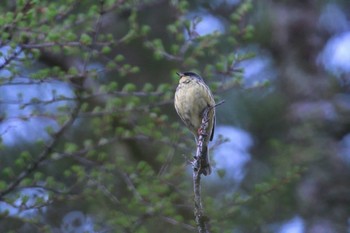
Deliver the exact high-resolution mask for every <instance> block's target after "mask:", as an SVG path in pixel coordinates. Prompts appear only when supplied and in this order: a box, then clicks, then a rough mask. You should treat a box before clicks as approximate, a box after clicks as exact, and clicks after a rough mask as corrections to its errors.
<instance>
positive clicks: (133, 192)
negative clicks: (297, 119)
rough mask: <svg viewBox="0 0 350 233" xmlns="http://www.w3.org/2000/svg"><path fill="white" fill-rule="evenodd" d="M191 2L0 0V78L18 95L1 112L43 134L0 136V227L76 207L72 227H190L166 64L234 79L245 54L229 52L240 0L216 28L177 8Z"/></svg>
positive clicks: (39, 221)
mask: <svg viewBox="0 0 350 233" xmlns="http://www.w3.org/2000/svg"><path fill="white" fill-rule="evenodd" d="M195 7H197V6H194V5H192V4H189V3H188V2H187V1H169V2H166V1H115V0H112V1H109V0H100V1H80V0H62V1H35V0H28V1H25V0H23V1H20V0H19V1H15V2H14V1H7V2H6V4H4V5H3V6H2V7H1V8H0V12H1V15H2V17H1V20H0V27H1V30H2V32H3V33H2V35H1V48H2V53H3V61H2V64H1V67H0V68H1V71H2V74H3V77H1V87H11V88H12V91H13V92H17V94H16V96H17V99H15V100H11V101H13V103H11V104H14V105H16V106H17V107H18V108H17V109H16V110H15V112H13V113H11V114H10V113H9V112H7V111H9V110H8V108H3V110H1V115H2V120H3V122H6V121H11V120H13V121H16V122H18V121H23V122H26V121H27V122H29V121H30V120H32V119H35V118H38V119H41V121H42V123H45V124H47V125H48V126H47V127H46V128H45V130H46V135H44V136H41V137H39V136H36V135H37V134H36V133H35V132H34V133H33V136H31V133H30V132H26V133H27V136H26V137H29V138H30V140H26V139H28V138H24V140H18V141H17V142H16V144H13V145H11V144H10V145H8V144H3V145H2V147H1V158H0V161H1V182H0V187H1V188H0V200H1V201H2V204H3V205H2V206H3V207H4V208H6V207H5V206H6V205H5V203H6V204H8V206H10V207H9V209H8V210H6V209H5V210H3V209H2V210H1V218H2V219H7V221H1V223H0V229H1V232H11V231H13V232H70V230H69V229H70V228H69V227H71V226H70V225H69V223H67V221H66V220H65V219H66V218H65V216H76V221H77V222H76V225H75V227H76V229H75V231H74V232H78V231H79V230H77V229H79V227H84V226H86V227H87V228H85V231H86V232H92V231H93V229H94V230H95V231H98V232H100V231H103V232H154V231H160V230H161V229H163V230H166V231H167V232H179V231H181V232H193V231H195V227H194V221H193V210H192V200H191V197H192V191H191V179H189V177H187V175H186V172H185V170H184V167H185V166H189V165H187V164H186V160H187V159H185V157H182V156H179V155H181V154H182V153H184V152H185V153H186V154H188V156H186V157H189V158H190V157H191V156H190V152H191V151H192V150H190V149H187V148H191V147H188V145H191V146H192V145H193V142H192V139H190V137H189V135H188V131H187V130H185V129H183V127H182V126H181V125H180V124H179V123H178V121H174V120H175V119H177V118H176V117H175V116H174V115H175V114H174V110H173V108H172V107H171V105H172V101H173V100H172V99H173V93H174V90H175V89H174V88H175V87H176V84H177V78H176V77H175V71H177V70H192V69H193V68H194V67H195V68H196V69H195V70H196V71H202V72H205V76H206V77H207V78H208V81H209V80H210V79H212V78H213V77H215V76H217V75H218V74H219V75H224V76H226V77H227V79H228V80H231V81H230V82H231V83H232V84H231V86H230V85H226V84H225V85H224V84H223V83H213V84H212V85H213V88H214V86H215V90H216V91H219V90H224V89H225V88H226V89H228V88H232V87H235V86H239V85H240V83H239V81H237V80H239V79H240V77H239V75H240V74H237V73H236V72H234V66H235V64H236V63H237V62H239V61H241V60H244V59H246V58H247V57H248V56H245V55H242V56H239V57H238V56H235V55H234V53H233V52H234V51H235V50H236V49H237V48H238V46H239V44H240V43H243V41H247V39H249V38H251V37H252V32H253V26H252V25H250V24H249V23H248V20H247V19H248V17H247V13H248V12H249V11H250V10H251V9H252V3H251V1H249V0H247V1H244V2H242V3H241V4H239V5H235V6H231V11H232V13H230V14H229V15H227V16H225V21H226V24H227V27H226V28H225V31H224V32H215V33H212V34H208V35H203V36H201V35H199V34H198V32H197V28H196V27H197V25H198V24H200V23H201V21H202V19H201V17H200V16H193V17H192V16H191V17H190V16H189V14H188V12H189V11H190V10H191V9H193V8H195ZM159 9H162V10H161V11H160V10H159ZM228 48H229V49H228ZM5 74H6V75H5ZM227 83H229V82H227ZM45 84H48V85H49V87H53V88H52V89H51V91H49V93H47V92H45V91H43V90H42V91H41V92H42V93H41V94H40V92H39V95H38V96H34V97H27V94H28V93H27V92H26V89H25V88H26V87H28V88H33V89H34V90H35V88H37V87H40V86H41V85H45ZM58 84H59V85H62V84H65V85H64V86H63V87H62V86H57V85H58ZM21 85H22V86H21ZM16 86H19V88H16ZM27 90H30V89H27ZM67 90H68V91H67ZM2 98H3V101H2V102H1V104H3V105H4V106H5V105H6V104H8V103H9V101H10V100H8V96H6V94H4V95H3V96H2ZM169 107H171V108H169ZM170 116H171V117H170ZM52 122H54V123H53V124H52ZM174 122H176V123H174ZM9 130H11V129H9ZM6 133H7V132H4V133H3V135H2V136H6ZM33 137H34V138H33ZM36 137H37V138H36ZM183 138H188V140H183ZM36 192H39V193H36ZM3 207H2V208H3ZM212 208H213V210H212V211H211V212H215V210H214V209H215V207H214V206H213V207H212ZM74 211H81V212H82V213H84V214H85V216H88V217H87V218H84V217H82V216H81V215H79V214H75V212H74ZM216 211H217V210H216ZM26 213H28V214H26ZM69 213H70V214H72V215H69ZM88 218H91V219H93V220H92V221H93V225H92V226H93V227H92V226H90V228H89V227H88V226H89V224H88V222H84V221H85V220H86V219H88ZM72 219H74V217H72ZM78 220H79V221H78ZM72 221H73V220H72ZM86 221H87V220H86ZM73 222H74V221H73ZM232 224H234V223H232ZM232 224H229V225H231V226H230V227H232V226H233V225H232ZM73 225H74V223H73ZM163 230H161V231H163Z"/></svg>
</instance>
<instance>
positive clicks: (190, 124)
mask: <svg viewBox="0 0 350 233" xmlns="http://www.w3.org/2000/svg"><path fill="white" fill-rule="evenodd" d="M176 74H177V75H178V76H179V77H180V79H179V84H178V86H177V88H176V91H175V97H174V105H175V110H176V112H177V114H178V115H179V117H180V118H181V120H182V121H183V122H184V124H185V125H186V127H187V128H188V129H189V130H190V131H191V132H192V133H193V135H194V137H195V140H196V143H197V144H198V138H199V135H200V134H201V133H202V134H203V132H200V128H201V124H202V118H203V112H204V111H205V110H206V109H207V108H210V109H209V113H208V119H209V121H208V127H207V128H206V132H204V135H206V137H205V138H204V142H203V143H204V145H203V147H202V148H203V149H202V154H201V163H200V168H199V170H200V171H201V173H203V174H204V175H205V176H206V175H210V173H211V166H210V162H209V154H208V153H209V151H208V143H209V140H210V141H212V140H213V137H214V128H215V100H214V97H213V94H212V93H211V91H210V89H209V87H208V86H207V85H206V84H205V82H204V80H203V78H202V77H201V76H200V75H198V74H196V73H194V72H184V73H179V72H177V73H176Z"/></svg>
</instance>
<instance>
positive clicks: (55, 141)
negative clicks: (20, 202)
mask: <svg viewBox="0 0 350 233" xmlns="http://www.w3.org/2000/svg"><path fill="white" fill-rule="evenodd" d="M80 107H81V102H77V105H76V106H75V108H74V109H73V111H72V113H71V116H70V117H69V119H68V120H67V121H66V122H65V123H64V124H63V126H62V127H61V128H60V129H59V130H58V131H57V132H56V133H55V134H53V136H52V140H51V142H50V143H48V144H47V145H46V147H45V149H44V150H43V151H42V152H41V154H40V155H39V157H38V158H37V159H36V160H35V161H34V162H33V163H31V164H30V165H29V166H28V167H27V168H26V169H25V170H24V171H23V172H21V173H20V174H19V175H18V176H17V178H16V179H15V180H14V181H13V182H12V183H10V184H9V185H8V186H7V188H6V189H4V190H2V191H1V192H0V200H1V199H2V198H3V197H4V196H5V195H7V194H9V193H10V192H12V191H13V190H15V189H16V187H17V186H18V185H19V184H20V183H21V181H22V180H24V179H25V178H26V177H28V176H29V175H30V174H32V173H33V172H34V171H35V170H36V169H37V168H38V167H39V166H40V165H41V163H43V162H44V161H45V160H46V159H48V157H49V156H50V154H51V153H52V151H53V149H54V148H55V146H56V145H57V144H58V142H59V139H60V138H61V137H62V135H63V134H64V133H65V131H66V130H67V129H69V127H70V126H71V125H72V124H73V122H74V121H75V119H76V118H77V116H78V114H79V111H80Z"/></svg>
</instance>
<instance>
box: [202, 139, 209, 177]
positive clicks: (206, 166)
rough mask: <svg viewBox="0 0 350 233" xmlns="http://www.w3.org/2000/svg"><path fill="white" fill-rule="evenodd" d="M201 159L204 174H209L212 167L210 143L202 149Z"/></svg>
mask: <svg viewBox="0 0 350 233" xmlns="http://www.w3.org/2000/svg"><path fill="white" fill-rule="evenodd" d="M199 160H200V171H201V173H203V175H205V176H207V175H210V174H211V167H210V162H209V151H208V145H205V146H204V147H203V150H202V154H201V158H199Z"/></svg>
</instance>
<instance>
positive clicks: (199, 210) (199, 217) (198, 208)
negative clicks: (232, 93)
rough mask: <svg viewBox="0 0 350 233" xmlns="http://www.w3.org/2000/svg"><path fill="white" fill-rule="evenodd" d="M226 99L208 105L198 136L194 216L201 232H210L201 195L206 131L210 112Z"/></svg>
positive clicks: (194, 164) (194, 171) (194, 162)
mask: <svg viewBox="0 0 350 233" xmlns="http://www.w3.org/2000/svg"><path fill="white" fill-rule="evenodd" d="M224 102H225V101H220V102H219V103H218V104H216V105H214V106H210V107H207V108H206V109H205V110H204V112H203V116H202V124H201V127H200V130H199V132H200V134H199V137H198V144H197V151H196V157H195V160H194V161H193V191H194V216H195V221H196V224H197V229H198V232H199V233H209V230H208V229H209V218H208V217H207V216H205V215H204V209H203V205H202V197H201V174H202V173H203V171H202V168H201V164H202V160H203V159H204V158H202V156H201V155H202V151H203V146H204V145H205V137H207V136H208V135H206V133H205V132H207V130H206V129H207V128H208V126H209V112H210V111H211V110H212V109H214V108H215V107H217V106H219V105H221V104H223V103H224Z"/></svg>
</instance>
